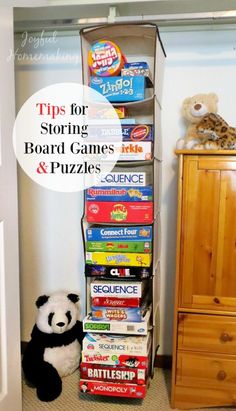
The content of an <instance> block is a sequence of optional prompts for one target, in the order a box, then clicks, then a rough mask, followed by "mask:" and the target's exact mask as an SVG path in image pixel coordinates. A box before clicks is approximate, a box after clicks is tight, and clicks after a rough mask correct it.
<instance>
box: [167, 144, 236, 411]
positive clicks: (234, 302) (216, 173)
mask: <svg viewBox="0 0 236 411" xmlns="http://www.w3.org/2000/svg"><path fill="white" fill-rule="evenodd" d="M176 153H177V155H178V156H179V182H178V184H179V188H178V224H177V259H176V294H175V309H174V335H173V371H172V399H171V402H172V407H173V408H180V409H188V408H201V407H208V406H223V405H236V152H235V151H225V150H224V151H217V152H215V151H205V150H204V151H188V150H185V151H177V152H176Z"/></svg>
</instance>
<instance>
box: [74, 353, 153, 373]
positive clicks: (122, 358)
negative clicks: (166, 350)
mask: <svg viewBox="0 0 236 411" xmlns="http://www.w3.org/2000/svg"><path fill="white" fill-rule="evenodd" d="M82 361H83V362H86V363H87V364H101V365H120V366H125V367H131V368H132V369H133V368H142V369H147V368H148V366H149V357H148V356H147V355H144V356H140V355H136V354H134V355H132V354H118V353H114V352H111V353H103V354H101V353H93V352H90V351H89V350H88V351H85V350H83V351H82Z"/></svg>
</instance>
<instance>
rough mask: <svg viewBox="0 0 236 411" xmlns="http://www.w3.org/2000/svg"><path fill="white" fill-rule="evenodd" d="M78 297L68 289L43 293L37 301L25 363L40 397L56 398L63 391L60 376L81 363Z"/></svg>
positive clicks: (42, 398)
mask: <svg viewBox="0 0 236 411" xmlns="http://www.w3.org/2000/svg"><path fill="white" fill-rule="evenodd" d="M78 301H79V296H78V295H77V294H73V293H67V292H65V291H61V292H56V293H53V294H52V295H41V296H40V297H38V299H37V301H36V306H37V308H38V311H37V316H36V322H35V325H34V327H33V330H32V333H31V340H30V341H29V343H28V344H27V347H26V350H25V353H24V356H23V360H22V367H23V371H24V374H25V378H26V380H27V381H28V382H29V383H30V384H31V385H33V386H34V387H35V388H36V390H37V396H38V398H39V399H40V400H41V401H53V400H55V399H56V398H57V397H58V396H59V395H60V394H61V391H62V380H61V377H65V376H67V375H69V374H72V373H73V372H74V371H75V370H76V369H77V368H78V366H79V363H80V353H81V343H82V340H83V337H84V333H83V327H82V323H81V321H79V320H78V309H79V307H78V304H77V302H78Z"/></svg>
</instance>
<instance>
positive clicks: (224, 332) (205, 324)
mask: <svg viewBox="0 0 236 411" xmlns="http://www.w3.org/2000/svg"><path fill="white" fill-rule="evenodd" d="M178 349H183V350H192V351H204V352H214V353H222V354H223V353H224V354H233V355H234V354H236V318H234V317H227V316H217V315H200V314H184V313H183V314H179V318H178Z"/></svg>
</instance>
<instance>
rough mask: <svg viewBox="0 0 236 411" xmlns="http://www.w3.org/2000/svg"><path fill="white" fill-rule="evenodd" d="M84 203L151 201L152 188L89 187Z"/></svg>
mask: <svg viewBox="0 0 236 411" xmlns="http://www.w3.org/2000/svg"><path fill="white" fill-rule="evenodd" d="M86 201H152V186H146V187H138V188H137V187H125V186H124V187H122V186H120V187H117V186H115V187H112V186H109V187H90V188H88V189H87V190H86Z"/></svg>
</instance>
